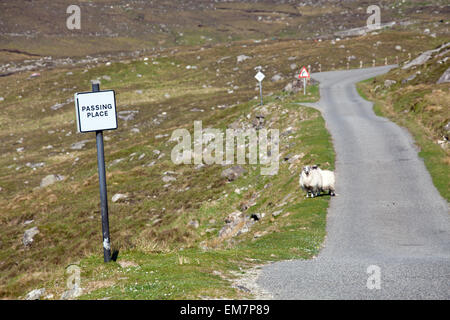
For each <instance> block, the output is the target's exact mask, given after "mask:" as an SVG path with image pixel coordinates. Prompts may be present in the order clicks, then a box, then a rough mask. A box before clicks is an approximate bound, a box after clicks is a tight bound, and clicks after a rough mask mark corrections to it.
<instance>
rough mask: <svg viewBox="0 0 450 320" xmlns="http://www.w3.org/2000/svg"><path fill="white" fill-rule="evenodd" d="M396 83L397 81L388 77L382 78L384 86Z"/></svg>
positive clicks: (388, 86) (387, 86)
mask: <svg viewBox="0 0 450 320" xmlns="http://www.w3.org/2000/svg"><path fill="white" fill-rule="evenodd" d="M396 83H397V81H395V80H389V79H387V80H384V86H385V87H386V88H390V87H391V86H392V85H393V84H396Z"/></svg>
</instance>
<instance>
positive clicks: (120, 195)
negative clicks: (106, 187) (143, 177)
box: [111, 193, 128, 203]
mask: <svg viewBox="0 0 450 320" xmlns="http://www.w3.org/2000/svg"><path fill="white" fill-rule="evenodd" d="M127 198H128V196H127V195H126V194H123V193H116V194H115V195H113V197H112V199H111V201H112V202H114V203H116V202H123V201H125V200H126V199H127Z"/></svg>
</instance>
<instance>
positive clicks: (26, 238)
mask: <svg viewBox="0 0 450 320" xmlns="http://www.w3.org/2000/svg"><path fill="white" fill-rule="evenodd" d="M38 233H39V230H38V228H37V227H33V228H31V229H28V230H26V231H25V232H24V234H23V239H22V243H23V245H24V246H25V247H28V246H30V245H31V244H32V243H33V238H34V236H35V235H37V234H38Z"/></svg>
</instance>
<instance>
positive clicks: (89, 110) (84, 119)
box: [75, 83, 117, 262]
mask: <svg viewBox="0 0 450 320" xmlns="http://www.w3.org/2000/svg"><path fill="white" fill-rule="evenodd" d="M75 109H76V116H77V126H78V131H79V132H95V136H96V140H97V165H98V181H99V187H100V188H99V189H100V205H101V207H100V210H101V216H102V236H103V260H104V262H109V261H111V240H110V236H109V218H108V193H107V188H106V169H105V152H104V145H103V130H114V129H117V113H116V99H115V93H114V91H113V90H107V91H100V85H99V84H98V83H93V84H92V92H81V93H76V94H75Z"/></svg>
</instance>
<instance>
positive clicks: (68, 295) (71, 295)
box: [61, 285, 83, 300]
mask: <svg viewBox="0 0 450 320" xmlns="http://www.w3.org/2000/svg"><path fill="white" fill-rule="evenodd" d="M82 294H83V289H81V288H80V287H79V286H77V285H75V286H74V287H73V288H72V289H70V290H67V291H65V292H64V293H63V294H62V295H61V300H70V299H75V298H78V297H79V296H81V295H82Z"/></svg>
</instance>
